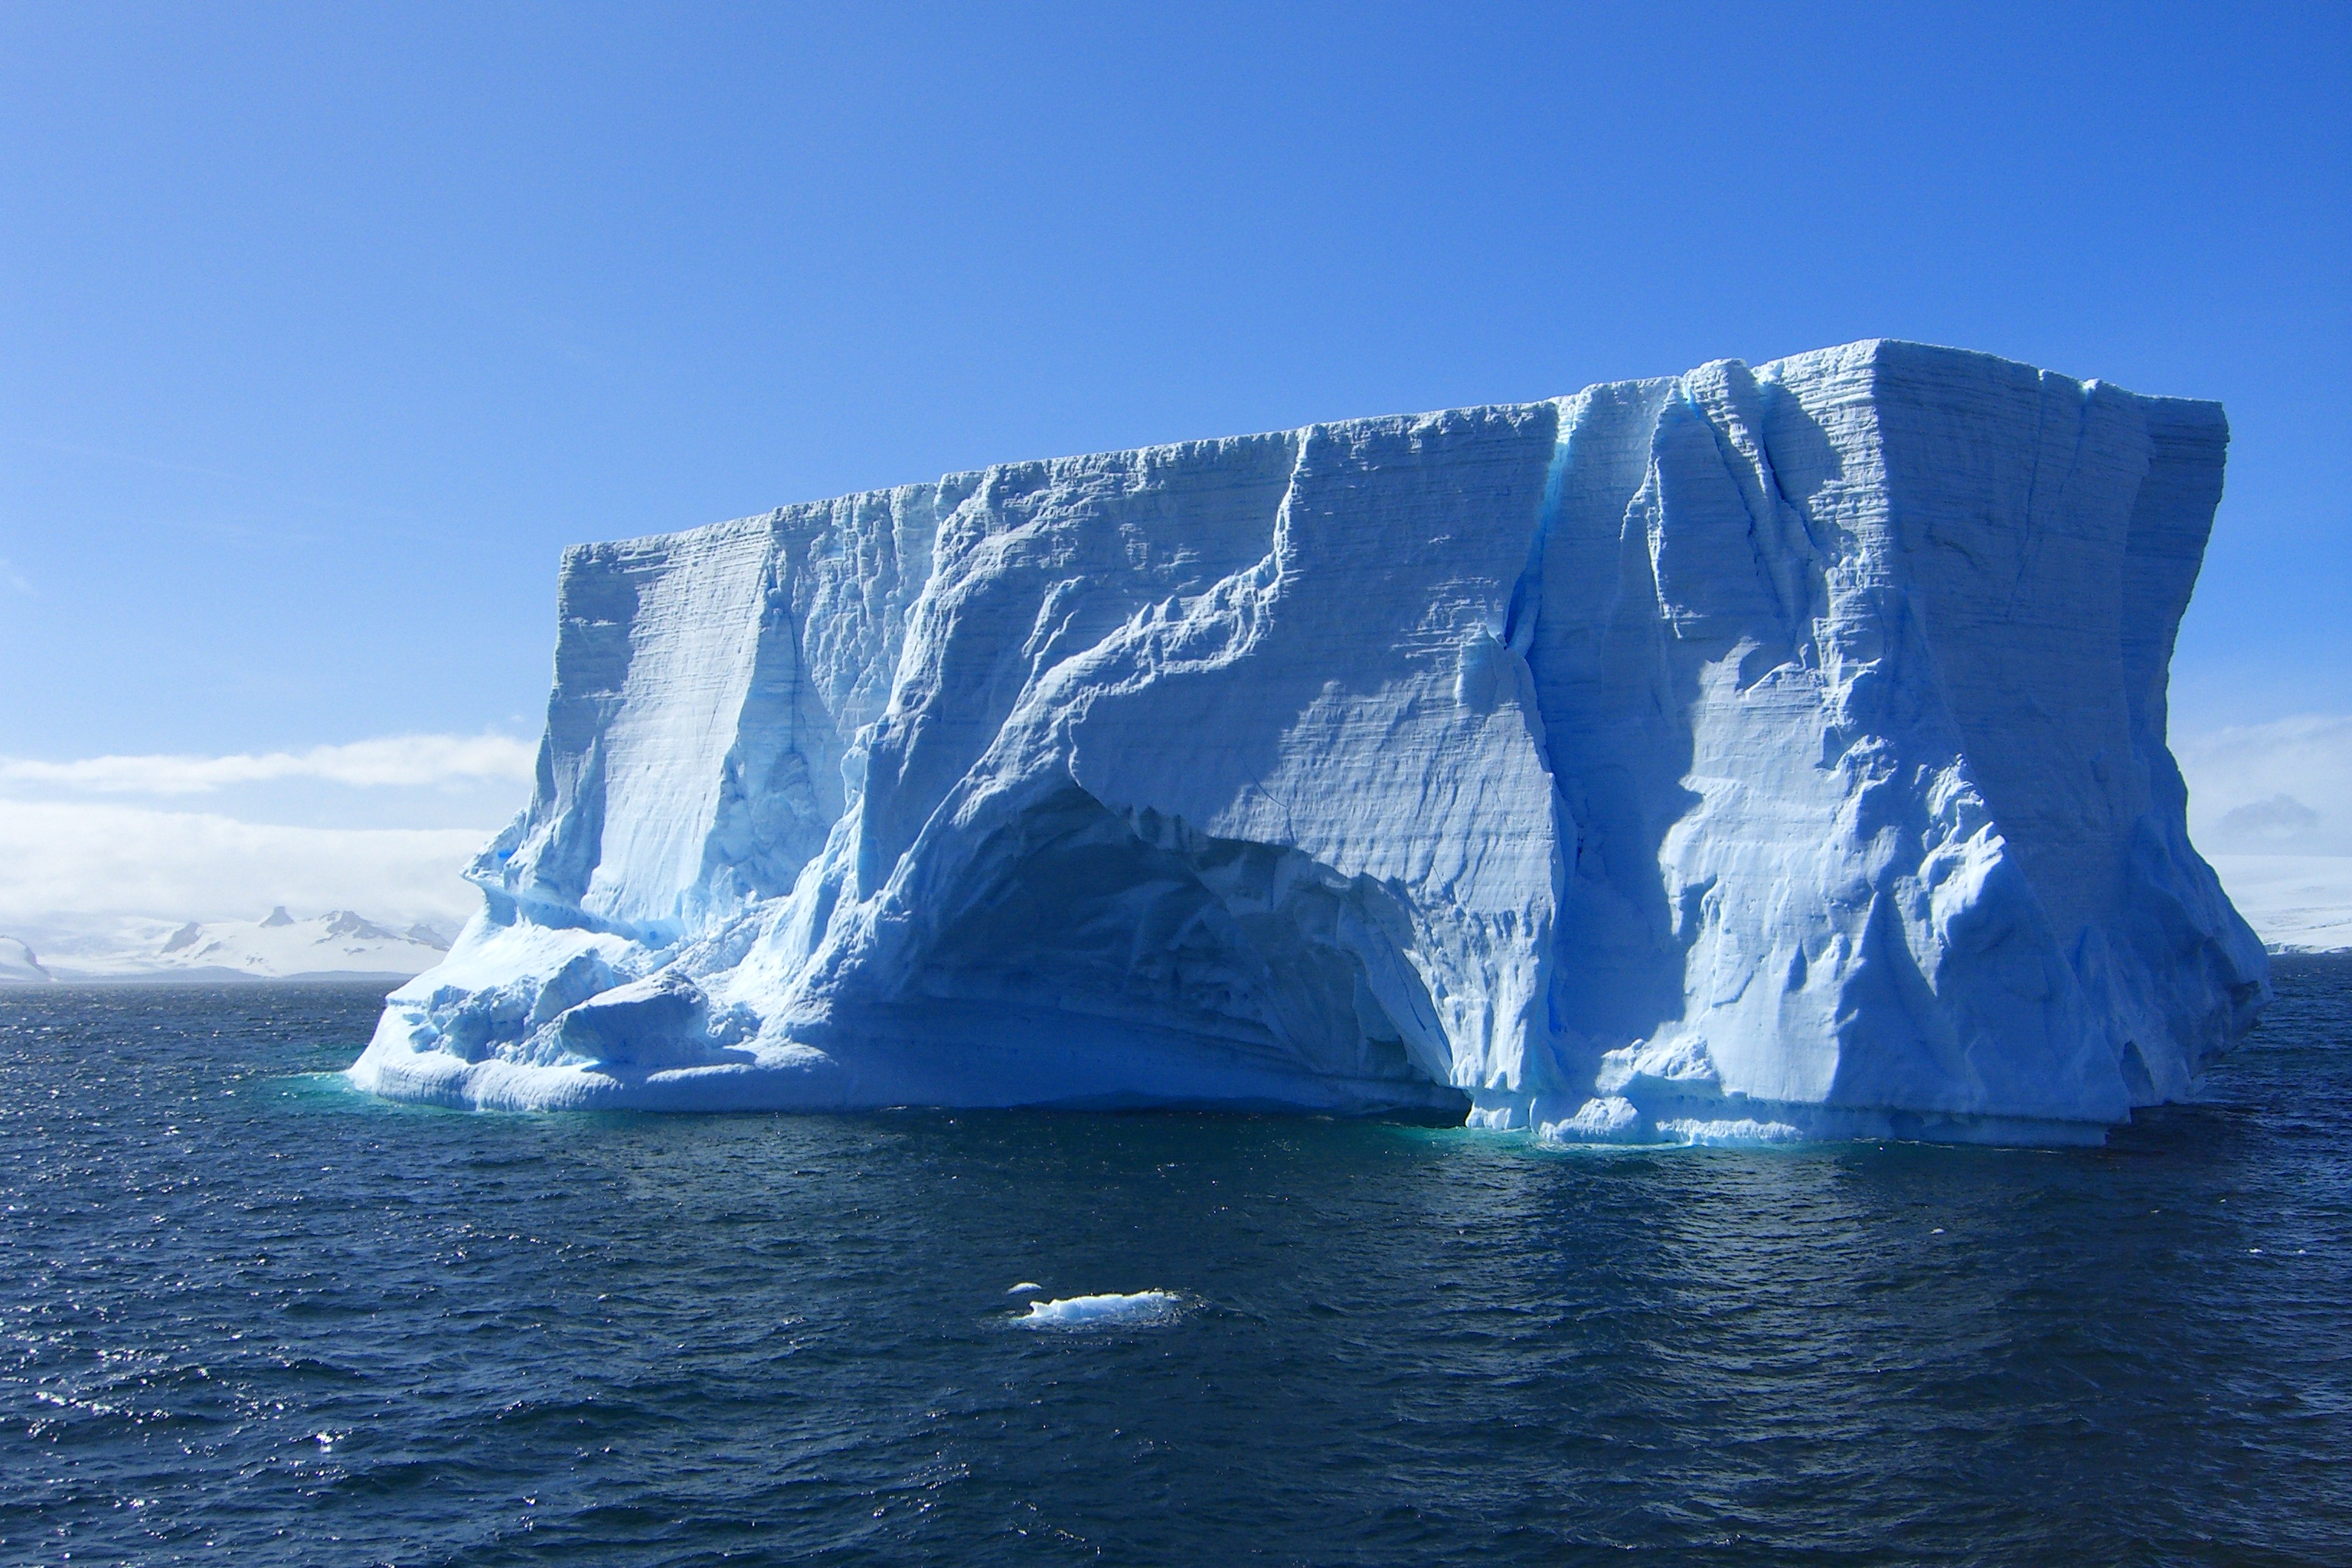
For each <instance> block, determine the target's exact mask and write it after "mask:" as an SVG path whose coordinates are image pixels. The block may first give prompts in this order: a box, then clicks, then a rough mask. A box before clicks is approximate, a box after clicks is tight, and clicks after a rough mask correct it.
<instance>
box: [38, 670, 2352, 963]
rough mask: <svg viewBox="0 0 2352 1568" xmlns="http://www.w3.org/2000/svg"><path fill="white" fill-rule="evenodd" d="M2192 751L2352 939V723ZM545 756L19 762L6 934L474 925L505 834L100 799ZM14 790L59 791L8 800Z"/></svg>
mask: <svg viewBox="0 0 2352 1568" xmlns="http://www.w3.org/2000/svg"><path fill="white" fill-rule="evenodd" d="M2174 751H2175V752H2176V754H2177V755H2178V756H2179V759H2180V763H2181V768H2182V771H2183V772H2184V773H2186V774H2187V775H2188V778H2189V818H2190V824H2191V830H2192V834H2193V836H2194V837H2195V839H2196V842H2197V845H2198V847H2199V848H2200V849H2202V850H2203V851H2204V852H2205V853H2206V855H2207V856H2208V857H2209V858H2210V859H2211V860H2212V861H2213V863H2214V868H2215V869H2216V870H2218V871H2219V872H2220V873H2221V879H2222V884H2223V886H2225V887H2227V888H2228V889H2230V894H2231V898H2232V899H2233V900H2235V901H2236V902H2237V903H2238V905H2239V908H2240V909H2241V910H2242V911H2243V912H2244V913H2245V915H2246V918H2247V919H2248V920H2249V921H2252V924H2253V926H2254V929H2255V930H2256V931H2259V932H2261V933H2262V935H2263V939H2264V940H2265V941H2267V942H2287V943H2293V944H2295V945H2304V946H2352V715H2333V714H2306V715H2304V716H2301V717H2298V718H2293V719H2283V720H2279V721H2275V722H2273V723H2268V724H2252V725H2239V726H2233V727H2231V728H2229V729H2225V730H2219V731H2210V732H2209V733H2205V734H2200V735H2189V736H2182V737H2177V738H2176V739H2175V741H2174ZM536 757H537V749H536V747H535V746H533V745H532V744H530V743H528V742H522V741H518V740H513V739H511V738H509V737H506V736H499V735H477V736H462V735H396V736H386V737H383V738H382V739H378V740H369V741H360V742H352V743H351V744H347V745H339V746H314V747H312V748H310V750H308V751H304V752H266V753H260V754H241V755H235V756H220V757H205V756H127V757H93V758H89V759H87V760H84V761H79V762H68V763H44V762H28V761H21V760H5V759H0V933H6V934H11V935H26V934H27V933H35V932H44V931H68V930H73V929H89V928H90V927H91V926H92V923H93V922H96V921H105V920H120V919H123V918H130V917H140V918H143V919H146V920H149V921H158V920H160V921H170V922H173V923H174V924H176V923H177V922H179V921H189V920H200V921H211V920H235V919H243V920H252V919H254V918H256V917H257V916H259V915H261V914H264V913H266V912H268V910H269V909H270V908H271V907H272V906H273V905H277V904H284V905H286V906H287V907H288V908H289V909H291V910H296V911H298V912H299V913H305V914H310V913H317V912H320V911H322V910H330V909H353V910H360V911H361V912H362V913H363V914H365V915H367V916H369V917H370V918H372V919H376V920H383V921H418V920H424V921H437V922H441V923H443V924H445V925H446V924H447V923H449V922H452V921H461V920H463V919H465V918H466V917H467V915H469V914H471V913H472V912H473V910H474V909H475V908H476V907H477V905H478V895H477V894H476V893H475V892H474V890H473V889H470V888H468V887H467V885H466V884H465V883H464V882H463V881H461V880H460V879H458V876H457V869H458V868H459V867H461V866H463V865H464V864H465V863H466V862H467V860H468V859H469V858H471V857H472V856H473V854H474V853H475V851H476V850H478V848H479V847H481V846H482V845H483V844H484V843H485V842H487V841H488V838H489V837H490V835H491V834H492V833H493V832H494V831H495V830H496V829H495V826H494V825H485V826H479V827H457V828H451V827H410V826H378V827H367V828H360V827H341V826H310V827H295V826H278V825H272V824H267V823H258V822H248V821H243V820H240V819H238V818H236V817H235V816H229V815H226V814H223V813H216V812H194V811H184V810H163V809H156V808H152V807H147V806H136V805H126V804H121V803H117V802H113V801H108V800H102V799H89V798H87V797H88V796H89V795H122V794H144V795H156V796H184V795H194V794H203V793H208V792H213V791H217V790H221V789H226V788H231V787H233V786H236V785H240V784H267V783H269V782H272V781H278V780H289V779H300V780H310V781H314V782H316V783H318V784H322V785H327V786H344V787H352V788H370V787H383V788H386V789H393V788H399V787H408V788H414V787H415V786H418V785H425V786H432V785H454V784H484V783H489V782H500V783H509V784H521V783H524V782H527V781H528V780H529V779H530V776H531V773H532V770H533V768H534V766H535V762H536ZM11 785H13V786H15V787H16V790H17V791H18V792H20V793H24V794H32V795H40V796H42V797H43V798H39V799H25V798H9V796H8V795H7V794H6V793H5V792H6V791H7V790H8V788H9V786H11ZM77 797H79V798H77Z"/></svg>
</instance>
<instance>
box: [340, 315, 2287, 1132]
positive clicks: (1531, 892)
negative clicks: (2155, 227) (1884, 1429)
mask: <svg viewBox="0 0 2352 1568" xmlns="http://www.w3.org/2000/svg"><path fill="white" fill-rule="evenodd" d="M2227 439H2228V436H2227V427H2226V426H2225V424H2224V423H2223V420H2222V417H2221V410H2220V408H2219V407H2218V406H2217V405H2212V404H2209V403H2193V402H2183V401H2179V400H2174V399H2166V398H2147V397H2139V396H2136V395H2132V394H2129V393H2126V392H2122V391H2119V390H2117V389H2116V388H2114V387H2111V386H2107V385H2105V384H2101V383H2097V382H2088V383H2084V382H2075V381H2072V380H2069V379H2067V378H2065V377H2063V376H2058V375H2053V374H2049V373H2047V372H2041V371H2036V370H2033V369H2032V368H2031V367H2028V366H2025V365H2021V364H2016V363H2011V362H2007V361H2003V360H1998V359H1994V358H1990V357H1988V356H1985V355H1980V354H1971V353H1961V352H1958V351H1954V350H1948V349H1937V348H1927V347H1922V346H1919V345H1916V344H1909V343H1898V342H1864V343H1856V344H1852V345H1848V346H1847V347H1844V348H1840V349H1832V350H1826V351H1822V352H1821V353H1811V354H1804V355H1800V356H1798V357H1796V358H1793V359H1789V360H1783V361H1780V362H1777V363H1772V364H1768V365H1765V366H1762V367H1759V368H1757V369H1754V370H1751V369H1749V368H1748V367H1747V366H1745V365H1742V364H1740V363H1737V362H1731V361H1724V362H1718V363H1714V364H1709V365H1706V366H1703V367H1701V368H1700V369H1698V370H1696V371H1693V372H1691V373H1689V374H1685V375H1682V376H1676V377H1670V378H1664V379H1660V380H1655V381H1645V382H1627V383H1618V384H1610V385H1604V386H1597V387H1593V388H1591V389H1589V390H1587V391H1585V392H1583V393H1580V394H1578V395H1575V396H1573V397H1569V398H1563V399H1559V400H1557V401H1554V402H1547V403H1538V404H1529V405H1517V406H1509V407H1489V408H1473V409H1458V410H1453V411H1449V412H1446V413H1441V414H1433V415H1427V416H1418V417H1394V418H1383V419H1366V420H1355V421H1349V422H1347V423H1343V424H1336V425H1317V426H1307V428H1304V429H1300V430H1296V431H1288V432H1282V433H1276V434H1272V435H1265V436H1254V437H1235V438H1232V439H1227V440H1221V441H1206V442H1194V443H1188V444H1184V445H1180V446H1172V447H1150V448H1146V449H1144V450H1141V451H1135V452H1123V453H1106V454H1098V455H1096V456H1092V457H1086V458H1064V459H1059V460H1055V461H1052V462H1039V463H1024V464H1013V465H1007V466H1004V467H1000V468H990V469H987V470H985V471H982V472H980V473H973V474H964V475H956V476H950V478H948V479H942V480H940V481H939V482H938V483H936V484H930V485H917V486H908V487H904V488H901V489H895V490H887V491H876V492H870V493H867V494H865V495H859V496H851V497H845V498H842V499H839V500H832V501H824V502H817V503H813V504H808V505H802V506H796V507H789V508H784V509H782V510H778V511H775V512H773V513H771V514H769V515H767V516H765V517H760V518H751V519H746V520H744V521H738V522H731V523H723V524H719V525H717V526H714V527H710V528H704V529H698V530H694V531H689V532H686V533H681V534H674V535H668V536H665V537H660V538H651V539H640V540H632V541H627V542H621V543H616V544H604V545H588V546H583V547H580V548H578V549H575V550H573V551H572V552H568V553H567V555H566V557H565V560H564V565H563V572H562V585H561V590H560V609H559V630H558V637H557V646H556V679H555V690H554V694H553V696H552V698H551V701H550V704H549V720H548V731H547V736H546V739H545V741H544V742H543V743H542V746H541V752H540V761H539V770H538V788H537V793H536V795H535V796H534V798H533V800H532V803H531V805H530V806H529V807H528V808H527V809H526V810H525V811H524V812H523V813H522V815H521V816H520V817H518V818H517V820H516V821H515V822H514V824H513V825H512V826H509V828H508V829H507V830H506V832H504V833H503V834H501V835H500V836H499V838H498V839H497V840H496V841H495V842H494V843H493V844H492V845H491V846H490V847H488V849H486V850H485V851H484V853H483V855H482V856H481V857H480V858H478V860H477V861H476V862H475V864H474V866H473V868H471V870H470V872H469V875H470V876H471V877H472V878H473V879H474V880H475V881H476V882H477V883H478V884H479V885H480V887H481V888H482V889H483V891H484V894H485V907H484V910H483V911H482V913H481V914H480V915H478V917H477V918H476V919H475V921H473V922H472V923H471V924H470V925H469V926H468V927H467V931H465V932H464V934H463V935H462V936H461V937H460V938H459V939H458V941H457V945H456V947H455V948H454V950H453V951H452V952H451V953H450V955H449V957H448V960H447V962H446V963H444V964H443V965H441V966H440V967H439V968H438V969H436V970H435V971H434V972H432V973H427V974H425V975H423V976H421V977H420V978H418V979H417V980H416V981H415V982H413V983H412V984H409V985H407V986H405V987H404V988H403V989H402V990H400V991H399V992H397V993H395V994H394V996H393V997H392V999H391V1002H390V1004H389V1005H388V1006H387V1008H386V1011H385V1013H384V1016H383V1021H382V1023H381V1025H380V1026H379V1028H378V1031H377V1034H376V1037H375V1039H374V1040H373V1043H372V1044H371V1045H370V1047H369V1048H368V1050H367V1052H366V1054H365V1055H364V1056H363V1057H362V1058H361V1059H360V1061H359V1062H358V1063H357V1064H356V1065H355V1066H354V1068H353V1069H352V1076H353V1078H354V1080H355V1081H357V1082H358V1083H360V1084H361V1085H362V1086H364V1087H367V1088H370V1089H375V1090H377V1091H379V1092H382V1093H385V1094H391V1095H396V1096H402V1097H407V1098H415V1099H424V1100H438V1101H443V1102H447V1103H453V1104H469V1105H482V1106H514V1107H548V1106H585V1105H639V1106H650V1107H672V1108H699V1107H739V1106H769V1107H806V1108H822V1107H851V1106H873V1105H887V1104H898V1103H908V1102H917V1103H931V1104H960V1105H987V1104H1067V1105H1114V1104H1149V1103H1201V1104H1223V1105H1235V1106H1244V1105H1255V1106H1293V1107H1312V1108H1317V1109H1325V1110H1342V1111H1382V1110H1419V1111H1423V1112H1436V1113H1441V1114H1451V1115H1462V1116H1466V1117H1467V1118H1468V1119H1469V1120H1471V1121H1474V1122H1475V1123H1477V1124H1480V1125H1484V1126H1489V1127H1496V1128H1522V1127H1524V1128H1532V1129H1535V1130H1538V1131H1540V1132H1542V1133H1543V1134H1544V1135H1546V1136H1549V1137H1555V1138H1561V1139H1570V1140H1612V1141H1615V1140H1651V1139H1670V1140H1678V1141H1685V1142H1720V1141H1726V1140H1762V1141H1772V1140H1777V1139H1784V1138H1790V1137H1815V1136H1837V1135H1854V1134H1863V1135H1873V1136H1883V1135H1889V1134H1895V1135H1920V1136H1931V1137H1948V1138H1960V1139H1984V1140H2021V1141H2032V1142H2079V1141H2095V1140H2096V1139H2097V1138H2099V1137H2100V1136H2102V1135H2103V1130H2104V1128H2105V1126H2106V1125H2108V1124H2111V1123H2113V1122H2116V1121H2121V1120H2123V1119H2125V1118H2126V1116H2127V1115H2128V1114H2129V1111H2130V1109H2131V1108H2132V1107H2133V1106H2135V1105H2144V1104H2149V1103H2154V1102H2157V1101H2160V1100H2168V1099H2172V1098H2176V1097H2178V1096H2179V1095H2181V1094H2183V1093H2185V1092H2187V1091H2188V1090H2189V1088H2190V1086H2191V1085H2192V1084H2193V1083H2194V1081H2195V1079H2196V1077H2197V1075H2198V1073H2199V1071H2200V1069H2201V1068H2203V1067H2204V1065H2205V1064H2206V1063H2208V1062H2209V1061H2210V1060H2211V1059H2212V1058H2214V1057H2215V1056H2217V1055H2218V1054H2220V1053H2221V1051H2223V1050H2226V1049H2227V1048H2229V1047H2230V1046H2231V1044H2233V1043H2234V1042H2235V1041H2236V1040H2237V1039H2238V1038H2239V1037H2241V1036H2242V1033H2243V1032H2244V1031H2245V1029H2246V1028H2247V1027H2249V1026H2250V1025H2251V1022H2252V1018H2253V1016H2254V1014H2255V1011H2256V1010H2257V1009H2258V1008H2259V1007H2260V1005H2262V1003H2263V1000H2264V999H2265V998H2266V996H2267V994H2268V982H2267V968H2266V963H2265V960H2264V958H2263V952H2262V948H2261V945H2260V943H2259V942H2256V940H2255V939H2254V937H2253V935H2252V932H2251V931H2248V930H2247V928H2246V926H2245V924H2244V922H2243V921H2241V920H2239V918H2238V917H2237V915H2236V913H2235V912H2234V911H2233V910H2231V907H2230V905H2229V902H2228V900H2227V899H2226V898H2225V897H2224V896H2223V894H2222V892H2221V888H2220V886H2219V885H2218V884H2217V883H2216V881H2215V880H2214V878H2213V874H2212V872H2211V871H2210V869H2209V868H2208V867H2207V866H2206V864H2205V863H2204V861H2202V860H2201V859H2200V858H2198V856H2197V854H2196V852H2195V851H2194V850H2193V849H2192V848H2191V847H2190V846H2189V840H2188V837H2187V829H2186V826H2185V814H2184V813H2185V803H2186V792H2185V789H2184V788H2183V785H2182V784H2181V781H2180V775H2179V770H2178V769H2177V768H2176V767H2175V765H2174V763H2173V760H2172V757H2171V755H2170V753H2169V752H2168V751H2167V749H2166V745H2165V684H2166V668H2167V665H2168V660H2169V658H2170V654H2171V647H2172V639H2173V635H2174V631H2175V628H2176V627H2177V626H2178V625H2179V618H2180V615H2181V612H2182V610H2183V608H2184V607H2185V606H2186V605H2187V603H2188V598H2189V590H2190V587H2191V585H2192V584H2193V583H2194V581H2195V578H2196V574H2197V570H2198V566H2199V563H2200V560H2201V558H2202V553H2203V550H2204V544H2205V539H2206V535H2207V532H2208V531H2209V530H2210V526H2211V521H2212V514H2213V507H2214V502H2215V500H2216V499H2217V498H2218V496H2219V494H2220V489H2221V469H2222V460H2223V456H2224V451H2225V447H2226V445H2227Z"/></svg>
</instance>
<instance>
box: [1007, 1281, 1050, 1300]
mask: <svg viewBox="0 0 2352 1568" xmlns="http://www.w3.org/2000/svg"><path fill="white" fill-rule="evenodd" d="M1043 1289H1045V1287H1044V1286H1043V1285H1040V1284H1038V1283H1037V1282H1036V1281H1035V1280H1034V1279H1024V1280H1023V1281H1021V1283H1020V1284H1018V1285H1014V1286H1011V1287H1009V1288H1007V1289H1006V1290H1005V1292H1004V1293H1005V1294H1006V1295H1008V1296H1018V1295H1019V1294H1021V1292H1022V1291H1024V1290H1043Z"/></svg>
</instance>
